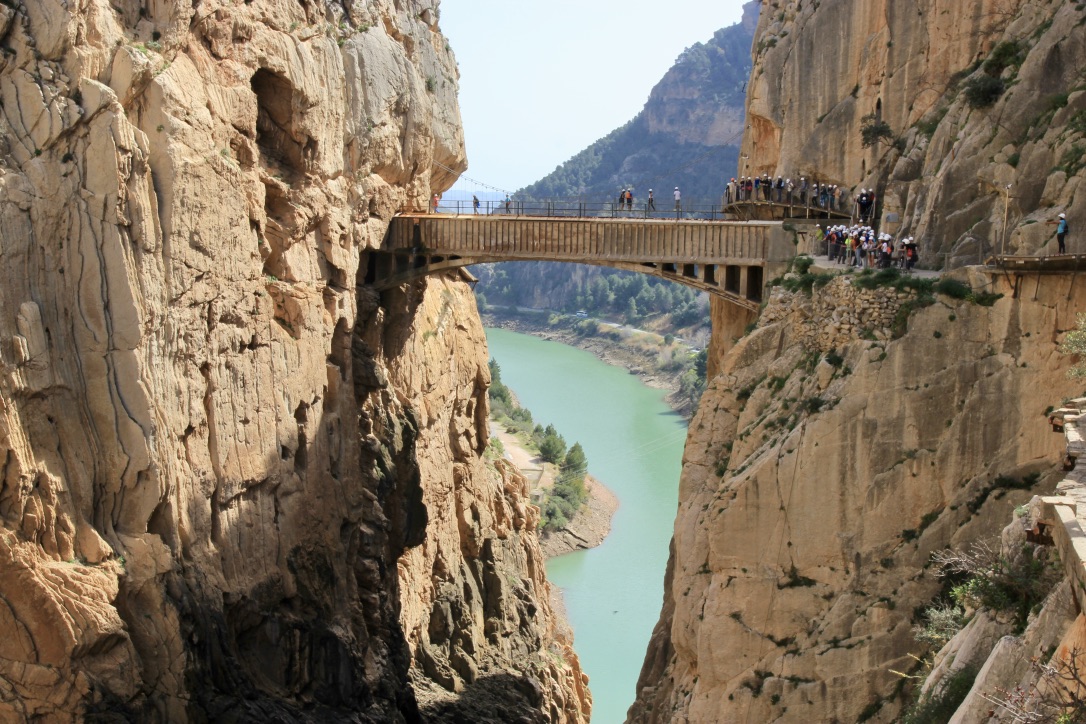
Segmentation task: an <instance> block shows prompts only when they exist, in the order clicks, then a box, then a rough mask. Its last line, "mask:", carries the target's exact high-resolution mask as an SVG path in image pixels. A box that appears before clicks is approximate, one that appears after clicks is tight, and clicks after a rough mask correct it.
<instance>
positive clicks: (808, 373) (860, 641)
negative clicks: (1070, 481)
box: [630, 275, 1086, 722]
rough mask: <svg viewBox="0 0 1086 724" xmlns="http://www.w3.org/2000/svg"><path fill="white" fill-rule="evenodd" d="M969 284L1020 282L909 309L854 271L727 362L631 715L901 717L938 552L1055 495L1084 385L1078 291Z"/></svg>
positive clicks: (772, 310)
mask: <svg viewBox="0 0 1086 724" xmlns="http://www.w3.org/2000/svg"><path fill="white" fill-rule="evenodd" d="M970 281H972V282H973V283H974V285H975V286H977V287H980V286H981V285H982V284H986V283H991V284H993V286H992V287H990V288H991V289H994V290H996V291H997V292H998V293H1004V294H1006V296H1005V297H1004V298H1002V299H1000V300H998V301H996V302H995V304H994V306H991V307H986V306H981V305H978V304H975V303H973V302H970V301H964V300H954V299H951V298H949V297H944V296H938V297H937V301H936V303H935V304H933V305H932V306H928V307H924V308H922V309H920V310H918V311H913V312H912V313H911V315H910V316H908V317H905V316H904V314H899V312H900V310H902V308H904V309H905V312H906V313H907V312H908V306H909V305H910V304H911V303H912V300H913V296H912V295H910V294H908V293H904V292H901V293H899V292H896V291H894V290H892V289H875V290H870V291H864V290H858V289H854V288H853V287H852V283H851V281H850V280H846V279H844V278H842V279H839V280H837V281H834V282H831V283H830V284H829V285H827V286H826V287H824V288H823V289H822V290H820V291H816V292H815V295H814V296H813V297H809V296H807V295H806V294H804V293H803V292H796V293H789V292H784V291H783V290H779V289H778V290H777V291H776V292H775V293H774V295H773V298H772V299H771V300H770V302H769V304H768V306H767V308H766V309H765V310H764V311H763V314H762V317H761V319H760V320H759V323H758V327H757V329H756V330H755V331H754V332H752V333H751V334H749V335H747V336H745V337H743V338H742V339H741V340H739V342H738V343H737V344H736V346H735V347H734V348H733V349H732V350H731V351H730V352H729V353H728V354H727V355H726V356H725V357H724V359H723V360H722V363H721V367H720V370H719V374H717V375H716V377H715V378H714V379H713V381H712V383H711V384H710V386H709V389H708V390H707V391H706V393H705V395H704V396H703V398H702V401H701V404H700V407H699V410H698V414H697V416H696V417H695V418H694V420H693V421H692V424H691V427H690V429H691V434H690V438H689V440H688V443H687V448H686V453H685V457H684V468H683V475H682V481H681V484H680V504H679V512H678V516H677V518H676V526H675V530H676V533H675V539H674V542H673V555H672V559H671V564H670V566H669V571H668V581H667V583H666V588H665V597H664V609H663V614H662V616H661V620H660V623H659V624H658V626H657V629H656V631H655V632H654V635H653V639H652V642H651V644H650V648H649V654H648V658H647V660H646V664H645V668H644V669H643V671H642V675H641V680H640V682H639V696H638V700H637V702H636V703H635V705H634V707H633V708H632V709H631V714H630V721H638V722H641V721H655V722H669V721H676V720H678V721H686V720H689V721H777V720H780V721H827V722H828V721H842V722H844V721H856V720H857V718H859V717H860V716H861V715H867V716H871V717H873V718H872V719H871V720H872V721H892V720H893V716H894V714H895V713H896V712H897V711H898V707H899V704H900V701H899V700H898V699H896V698H895V697H896V696H897V695H898V693H899V686H898V685H899V681H900V679H899V677H898V676H897V675H895V674H894V673H892V671H891V670H892V669H894V670H898V671H910V670H912V668H913V667H914V666H915V665H916V664H915V661H913V660H912V659H911V658H910V657H909V654H910V653H913V652H915V653H921V652H922V648H921V647H920V645H919V644H917V643H916V642H915V641H914V640H913V635H912V631H911V629H912V626H913V624H914V621H913V616H914V610H915V609H916V607H918V606H920V605H922V604H924V603H926V602H927V601H928V600H930V599H931V598H932V597H933V596H934V595H935V594H937V593H938V591H939V587H940V581H939V580H938V579H937V578H935V576H933V575H932V574H931V573H930V572H926V569H927V564H928V561H929V558H930V555H931V553H932V551H934V550H938V549H940V548H942V547H944V546H946V545H948V544H949V545H961V544H963V543H964V542H967V541H970V540H973V539H976V538H979V537H983V536H986V535H995V534H997V533H998V531H999V529H1000V528H1001V527H1002V526H1003V524H1004V523H1005V521H1006V520H1007V519H1008V517H1009V515H1010V510H1011V509H1013V507H1014V506H1015V505H1017V504H1019V503H1022V502H1024V501H1025V500H1027V499H1028V498H1029V495H1030V492H1029V491H1027V490H1019V489H1014V486H1015V485H1017V484H1019V483H1018V481H1021V480H1022V479H1023V478H1025V477H1026V476H1028V475H1030V474H1032V473H1037V474H1039V475H1040V479H1041V482H1040V483H1038V484H1037V485H1036V486H1034V490H1040V489H1048V490H1051V488H1052V486H1053V485H1054V484H1055V481H1056V480H1057V479H1058V477H1057V472H1056V466H1055V464H1054V463H1055V461H1058V459H1059V457H1060V455H1059V450H1060V444H1061V441H1060V440H1058V439H1056V438H1057V436H1054V435H1052V434H1051V432H1049V431H1048V429H1047V426H1046V425H1045V424H1044V413H1045V408H1046V406H1048V405H1050V404H1051V402H1052V401H1053V400H1055V401H1057V402H1058V400H1059V399H1060V398H1061V397H1067V396H1071V395H1073V394H1077V393H1078V392H1080V391H1081V390H1080V389H1079V387H1080V384H1079V383H1073V382H1072V381H1070V380H1068V379H1067V378H1066V374H1065V373H1066V368H1067V364H1068V361H1067V359H1066V358H1065V357H1062V356H1061V355H1060V354H1059V353H1058V352H1057V349H1056V348H1057V342H1058V339H1059V338H1060V335H1061V334H1062V333H1063V332H1065V331H1066V330H1068V329H1070V328H1073V326H1074V324H1075V314H1074V311H1073V310H1074V309H1076V308H1082V307H1081V305H1082V304H1084V303H1086V296H1084V295H1086V290H1083V289H1082V285H1081V284H1080V285H1078V287H1077V289H1076V287H1075V284H1074V281H1073V280H1072V279H1071V278H1070V276H1068V277H1063V278H1058V277H1047V278H1044V279H1038V278H1036V277H1034V278H1033V279H1032V280H1031V281H1030V282H1029V285H1028V288H1029V292H1030V293H1029V294H1028V295H1023V296H1024V298H1021V299H1013V298H1011V294H1010V292H1011V287H1010V285H1009V284H1008V283H1007V281H1005V280H1004V279H1003V277H1000V276H997V277H994V278H989V277H988V276H987V275H984V276H981V275H977V276H976V277H975V278H973V279H971V280H970ZM859 310H864V312H863V313H862V314H861V313H860V312H859ZM903 319H907V329H905V330H901V331H895V328H897V329H899V330H900V326H899V325H900V324H901V322H902V320H903ZM902 331H903V332H904V333H902ZM898 335H900V336H898ZM1041 391H1043V394H1039V393H1040V392H1041Z"/></svg>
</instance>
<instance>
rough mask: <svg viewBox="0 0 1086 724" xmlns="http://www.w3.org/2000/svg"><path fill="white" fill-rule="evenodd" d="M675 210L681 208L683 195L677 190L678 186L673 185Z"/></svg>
mask: <svg viewBox="0 0 1086 724" xmlns="http://www.w3.org/2000/svg"><path fill="white" fill-rule="evenodd" d="M675 210H676V211H682V210H683V195H682V194H681V193H680V192H679V187H678V186H676V187H675Z"/></svg>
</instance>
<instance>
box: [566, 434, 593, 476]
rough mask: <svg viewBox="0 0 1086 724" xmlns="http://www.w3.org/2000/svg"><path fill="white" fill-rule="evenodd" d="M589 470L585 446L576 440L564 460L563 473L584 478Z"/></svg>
mask: <svg viewBox="0 0 1086 724" xmlns="http://www.w3.org/2000/svg"><path fill="white" fill-rule="evenodd" d="M587 470H588V458H587V457H586V456H585V454H584V448H582V447H581V443H579V442H575V443H573V447H571V448H570V449H569V452H567V453H566V457H565V459H564V460H563V461H562V475H563V477H565V476H567V475H568V476H570V477H578V476H580V477H581V478H583V477H584V476H585V472H586V471H587Z"/></svg>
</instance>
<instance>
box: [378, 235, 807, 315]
mask: <svg viewBox="0 0 1086 724" xmlns="http://www.w3.org/2000/svg"><path fill="white" fill-rule="evenodd" d="M795 255H796V240H795V237H794V234H793V233H792V232H791V231H788V230H785V228H784V227H783V225H782V224H781V223H779V222H776V223H775V222H765V221H750V222H734V221H704V220H681V219H680V220H663V219H627V218H568V217H539V216H466V215H458V216H453V215H445V214H401V215H399V216H397V217H395V218H394V219H393V220H392V223H391V224H390V225H389V230H388V235H387V237H386V238H385V241H384V245H383V246H382V248H381V249H380V250H379V251H372V252H368V257H369V258H368V259H366V260H365V263H366V265H367V266H366V269H367V273H366V283H367V284H370V285H373V286H374V287H376V288H378V289H387V288H390V287H393V286H396V285H399V284H403V283H404V282H408V281H411V280H413V279H417V278H419V277H421V276H425V275H427V274H433V273H437V272H442V271H446V270H451V269H458V268H461V267H465V266H469V265H471V264H484V263H487V262H498V261H563V262H572V263H577V264H594V265H598V266H608V267H613V268H615V269H625V270H627V271H636V272H641V273H643V274H651V275H653V276H657V277H661V278H663V279H668V280H670V281H674V282H679V283H680V284H686V285H687V286H691V287H694V288H696V289H700V290H703V291H706V292H709V293H710V294H714V295H717V296H719V297H722V298H724V299H726V300H728V301H730V302H732V303H734V304H737V305H740V306H742V307H745V308H747V309H752V310H756V309H757V308H758V305H759V304H760V303H761V301H762V295H763V292H764V290H765V286H766V283H767V282H768V281H769V280H770V279H773V278H774V277H777V276H779V275H781V274H783V273H784V271H785V270H786V269H787V267H788V264H789V262H790V261H791V260H792V258H793V257H794V256H795Z"/></svg>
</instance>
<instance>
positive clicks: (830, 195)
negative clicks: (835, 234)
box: [722, 174, 875, 224]
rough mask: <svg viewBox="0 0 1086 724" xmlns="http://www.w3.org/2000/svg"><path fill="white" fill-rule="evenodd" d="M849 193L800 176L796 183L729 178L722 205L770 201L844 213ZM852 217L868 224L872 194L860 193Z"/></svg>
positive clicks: (765, 177)
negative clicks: (854, 216)
mask: <svg viewBox="0 0 1086 724" xmlns="http://www.w3.org/2000/svg"><path fill="white" fill-rule="evenodd" d="M847 197H848V192H847V191H846V190H845V189H843V188H841V187H840V186H838V185H837V184H826V183H820V182H818V181H808V180H807V177H806V176H800V178H799V180H798V181H793V180H792V179H790V178H784V177H783V176H778V177H777V178H776V180H774V179H773V178H771V177H770V176H769V174H763V175H762V176H741V177H739V178H738V179H736V178H732V179H730V180H729V181H728V183H727V184H725V186H724V198H723V199H722V204H723V205H724V206H730V205H731V204H734V203H739V202H743V201H772V202H776V203H778V204H789V205H796V204H798V205H800V206H817V207H819V208H822V209H829V210H830V211H844V210H845V200H846V199H847ZM853 202H854V203H855V205H856V207H855V215H856V217H857V218H859V219H860V221H861V222H862V223H865V224H868V223H871V216H872V213H873V211H874V209H875V190H874V189H860V192H859V193H858V194H857V195H856V197H855V198H854V199H853Z"/></svg>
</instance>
